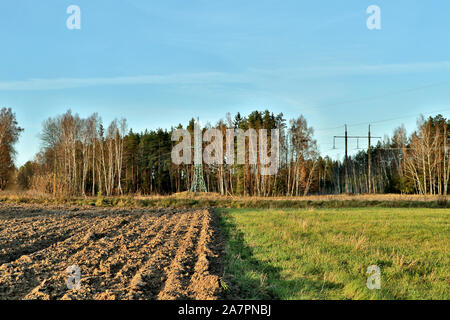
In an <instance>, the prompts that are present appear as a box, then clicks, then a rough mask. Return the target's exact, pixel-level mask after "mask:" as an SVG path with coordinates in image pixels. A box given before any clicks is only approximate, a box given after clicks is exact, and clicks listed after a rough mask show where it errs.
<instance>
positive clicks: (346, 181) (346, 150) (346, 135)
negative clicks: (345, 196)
mask: <svg viewBox="0 0 450 320" xmlns="http://www.w3.org/2000/svg"><path fill="white" fill-rule="evenodd" d="M344 162H345V163H344V167H345V193H348V134H347V125H345V159H344Z"/></svg>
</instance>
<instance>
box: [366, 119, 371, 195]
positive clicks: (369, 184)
mask: <svg viewBox="0 0 450 320" xmlns="http://www.w3.org/2000/svg"><path fill="white" fill-rule="evenodd" d="M371 156H372V154H371V149H370V124H369V145H368V147H367V178H368V187H369V188H368V189H369V190H368V191H369V193H372V180H371V175H372V174H371V170H372V169H371V160H372V158H371Z"/></svg>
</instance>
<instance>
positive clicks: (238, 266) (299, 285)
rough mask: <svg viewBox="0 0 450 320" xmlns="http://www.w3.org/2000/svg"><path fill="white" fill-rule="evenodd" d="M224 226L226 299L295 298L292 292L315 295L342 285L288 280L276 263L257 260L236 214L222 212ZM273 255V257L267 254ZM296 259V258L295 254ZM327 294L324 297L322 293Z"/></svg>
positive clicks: (294, 293) (296, 294)
mask: <svg viewBox="0 0 450 320" xmlns="http://www.w3.org/2000/svg"><path fill="white" fill-rule="evenodd" d="M219 214H220V217H221V225H222V230H223V231H224V233H225V241H226V245H225V251H226V256H225V259H224V263H225V266H224V273H225V276H224V279H225V280H226V282H228V284H229V285H230V287H229V290H228V291H227V293H226V294H225V297H224V298H225V299H263V300H267V299H273V300H280V299H281V300H282V299H289V298H290V299H292V296H304V297H305V299H308V298H309V299H310V298H311V293H312V292H314V296H315V298H317V296H318V295H319V299H320V296H321V293H322V291H324V290H325V289H330V288H342V287H343V286H342V284H337V283H332V282H328V281H312V280H309V279H305V278H296V279H293V280H287V279H285V277H283V275H282V273H281V272H282V268H280V267H276V266H273V265H272V264H271V262H270V260H267V261H262V260H258V259H257V258H255V256H254V252H253V248H252V247H251V246H249V245H248V243H246V241H245V237H244V233H242V232H241V231H240V230H239V228H238V226H237V225H236V223H235V222H234V220H233V218H232V217H231V216H230V215H228V214H227V213H225V212H220V213H219ZM268 259H270V257H268ZM295 259H296V258H295ZM323 298H325V297H323Z"/></svg>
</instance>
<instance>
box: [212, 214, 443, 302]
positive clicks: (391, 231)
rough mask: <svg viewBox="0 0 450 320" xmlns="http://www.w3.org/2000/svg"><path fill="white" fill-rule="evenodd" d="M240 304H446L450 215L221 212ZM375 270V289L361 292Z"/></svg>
mask: <svg viewBox="0 0 450 320" xmlns="http://www.w3.org/2000/svg"><path fill="white" fill-rule="evenodd" d="M219 214H220V216H221V221H222V225H223V228H224V230H225V232H226V234H227V237H228V241H227V246H226V251H227V254H226V270H225V272H226V275H227V277H228V279H227V281H229V283H230V284H231V285H232V287H238V288H239V292H240V293H239V298H243V299H450V263H449V259H450V258H449V257H450V250H449V243H450V241H449V240H450V229H449V226H450V225H449V222H450V219H449V218H450V211H449V210H448V209H425V208H420V209H418V208H411V209H405V208H395V209H393V208H340V209H275V210H274V209H221V210H219ZM370 265H377V266H379V267H380V269H381V289H380V290H376V289H374V290H369V289H368V288H367V286H366V282H367V278H368V277H369V274H367V273H366V271H367V267H369V266H370Z"/></svg>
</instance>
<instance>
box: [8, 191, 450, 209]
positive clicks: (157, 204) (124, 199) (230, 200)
mask: <svg viewBox="0 0 450 320" xmlns="http://www.w3.org/2000/svg"><path fill="white" fill-rule="evenodd" d="M447 200H448V197H441V198H439V197H408V196H405V197H393V199H392V200H388V197H386V196H384V195H380V200H376V196H371V197H364V196H361V197H359V196H346V197H305V198H304V199H302V198H288V197H286V198H261V197H259V198H250V197H247V198H246V197H241V198H240V197H223V196H218V197H215V196H195V195H192V196H183V197H180V196H177V195H172V196H154V197H137V196H116V197H71V198H58V197H51V196H40V197H34V196H28V195H26V194H25V195H8V194H6V195H2V194H1V193H0V204H1V203H13V204H35V205H72V206H83V207H85V206H88V207H118V208H128V207H136V208H231V209H239V208H253V209H288V208H292V209H307V208H365V207H382V208H449V207H450V205H449V202H448V201H447Z"/></svg>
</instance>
